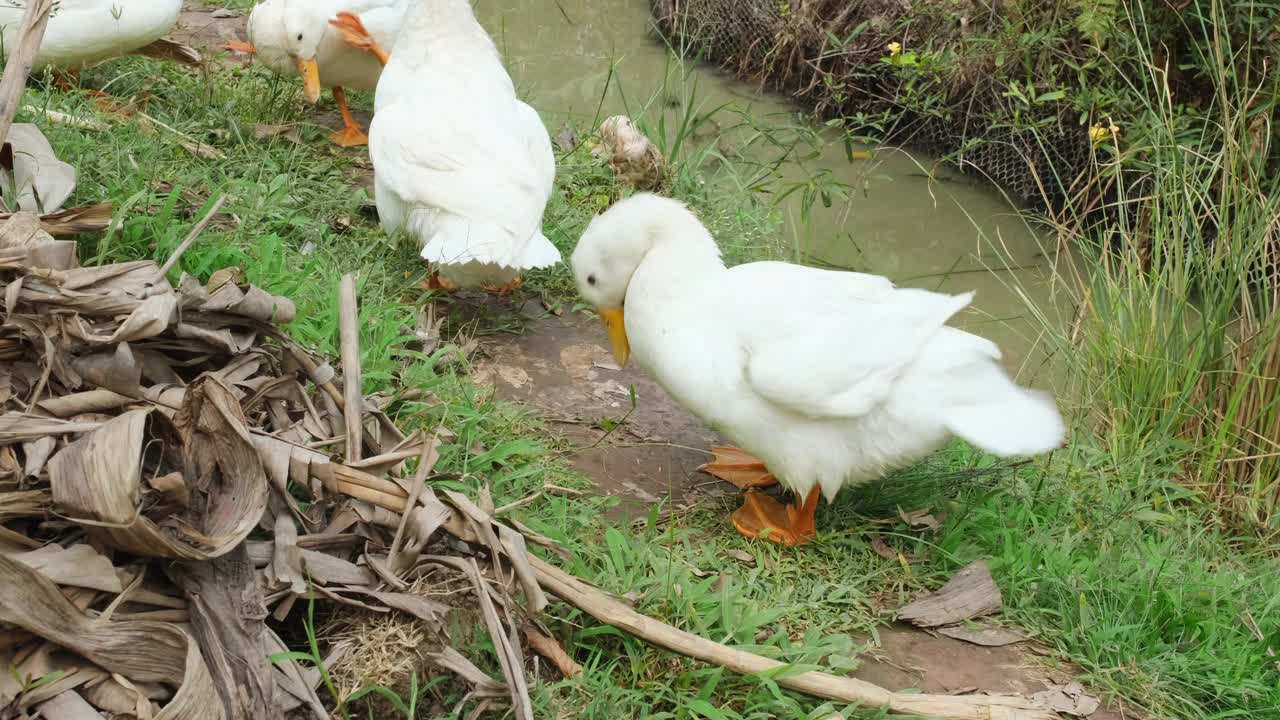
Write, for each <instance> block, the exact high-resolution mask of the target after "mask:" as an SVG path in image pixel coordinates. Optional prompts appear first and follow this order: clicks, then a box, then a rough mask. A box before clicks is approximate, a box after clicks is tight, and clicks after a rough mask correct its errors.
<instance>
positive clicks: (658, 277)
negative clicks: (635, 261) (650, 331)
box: [632, 220, 725, 298]
mask: <svg viewBox="0 0 1280 720" xmlns="http://www.w3.org/2000/svg"><path fill="white" fill-rule="evenodd" d="M724 269H725V266H724V260H723V259H721V257H720V247H719V246H718V245H716V241H715V238H713V237H711V234H710V233H708V232H707V230H706V228H704V227H703V226H702V225H701V224H700V223H698V222H697V221H696V220H695V221H693V222H691V223H690V224H689V225H688V227H685V228H680V229H677V230H676V231H675V232H671V233H669V234H666V233H664V234H663V235H661V236H659V237H658V238H657V239H656V240H655V241H654V242H653V244H652V245H651V246H650V247H649V249H648V250H647V251H646V252H645V253H644V256H643V258H642V259H641V261H640V264H639V266H638V268H637V270H636V274H635V276H633V278H632V283H633V284H634V283H635V282H636V281H637V280H639V281H640V284H641V285H643V286H644V287H646V288H647V291H646V292H648V293H653V292H655V291H656V293H657V294H658V295H659V296H662V297H669V298H676V297H678V296H680V294H681V293H680V290H681V288H687V287H689V285H690V283H692V282H696V280H697V279H698V278H705V277H706V276H707V275H709V274H713V273H716V272H720V271H723V270H724Z"/></svg>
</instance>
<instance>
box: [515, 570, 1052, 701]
mask: <svg viewBox="0 0 1280 720" xmlns="http://www.w3.org/2000/svg"><path fill="white" fill-rule="evenodd" d="M529 562H530V563H532V565H533V568H534V570H535V571H536V572H537V574H538V582H539V583H540V584H541V585H542V586H543V587H544V588H546V590H547V591H548V592H551V593H552V594H554V595H556V596H557V597H559V598H560V599H561V600H564V601H565V602H567V603H569V604H570V605H573V606H574V607H576V608H578V609H579V610H582V611H583V612H585V613H587V614H588V615H590V616H592V617H594V618H595V619H597V620H599V621H601V622H603V623H606V624H608V625H612V626H614V627H616V628H618V629H620V630H623V631H625V632H628V633H630V634H632V635H635V636H636V637H638V638H640V639H642V640H645V641H646V642H650V643H653V644H654V645H658V646H659V647H664V648H666V649H668V650H672V651H674V652H678V653H680V654H681V655H686V656H688V657H691V658H694V659H695V660H701V661H703V662H708V663H711V664H713V665H719V666H721V667H725V668H728V669H730V670H733V671H734V672H738V673H742V674H744V675H758V674H762V673H769V672H776V671H778V670H781V669H783V668H785V667H787V666H786V664H785V663H781V662H778V661H777V660H770V659H769V658H766V657H762V656H760V655H755V654H752V653H749V652H744V651H742V650H735V649H733V648H731V647H728V646H727V645H721V644H720V643H718V642H714V641H712V640H708V639H706V638H703V637H699V636H697V635H694V634H693V633H689V632H685V631H684V630H680V629H679V628H675V627H672V626H670V625H667V624H666V623H662V622H658V621H657V620H654V619H653V618H651V617H647V616H645V615H641V614H640V613H638V612H636V611H635V610H632V609H631V608H629V607H627V606H626V605H624V604H623V603H621V602H618V601H617V600H614V599H612V598H610V597H609V596H607V595H605V594H604V593H602V592H600V591H599V590H597V589H595V588H593V587H591V586H590V585H587V584H586V583H584V582H583V581H582V580H579V579H578V578H576V577H574V576H573V575H570V574H568V573H566V572H564V571H563V570H561V569H560V568H557V567H555V566H554V565H551V564H550V563H547V562H545V561H543V560H541V559H539V558H537V557H535V556H533V555H530V556H529ZM777 683H778V684H779V685H781V686H782V687H785V688H788V689H790V690H795V691H798V692H802V693H805V694H807V695H813V696H815V697H821V698H827V699H829V700H837V701H840V702H846V703H851V704H855V705H862V706H867V707H880V708H886V709H888V710H889V711H890V712H897V713H902V714H905V715H915V716H920V717H934V718H945V719H946V720H1058V716H1057V714H1056V713H1053V712H1050V711H1048V710H1045V709H1043V708H1040V707H1038V706H1036V705H1034V704H1032V703H1031V702H1030V701H1029V700H1026V699H1024V698H1021V697H1013V696H1002V695H928V694H923V693H921V694H913V693H895V692H891V691H889V690H886V689H884V688H882V687H880V686H878V685H873V684H872V683H869V682H865V681H863V680H856V679H854V678H849V677H837V676H835V675H828V674H827V673H822V672H805V673H800V674H798V675H782V676H779V677H778V678H777Z"/></svg>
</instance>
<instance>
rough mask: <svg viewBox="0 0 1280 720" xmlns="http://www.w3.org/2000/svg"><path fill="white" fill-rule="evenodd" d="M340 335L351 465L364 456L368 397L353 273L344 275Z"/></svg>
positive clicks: (340, 309) (344, 414)
mask: <svg viewBox="0 0 1280 720" xmlns="http://www.w3.org/2000/svg"><path fill="white" fill-rule="evenodd" d="M338 332H339V334H340V336H341V342H342V388H343V391H344V395H345V398H344V399H345V403H344V407H343V409H342V414H343V417H344V418H345V419H346V421H347V454H346V459H347V462H356V461H358V460H360V458H362V457H363V456H364V442H363V440H364V437H363V436H364V434H363V433H362V432H361V428H362V427H363V426H364V422H363V421H364V413H363V412H362V411H363V409H364V397H363V395H362V393H361V382H360V314H359V312H358V310H357V306H356V277H355V276H354V275H351V274H350V273H348V274H346V275H343V276H342V284H341V285H340V286H339V288H338Z"/></svg>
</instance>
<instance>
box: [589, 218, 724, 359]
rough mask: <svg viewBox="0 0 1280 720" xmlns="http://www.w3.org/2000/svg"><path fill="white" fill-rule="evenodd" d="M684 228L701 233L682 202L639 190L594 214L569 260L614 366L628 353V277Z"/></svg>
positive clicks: (704, 233) (627, 357) (679, 237)
mask: <svg viewBox="0 0 1280 720" xmlns="http://www.w3.org/2000/svg"><path fill="white" fill-rule="evenodd" d="M690 223H691V224H692V226H691V227H690ZM686 227H689V229H694V228H696V230H697V232H699V233H700V234H701V235H704V236H705V235H706V230H705V229H703V228H702V225H701V224H700V223H699V222H698V220H697V218H696V217H695V216H694V215H693V213H692V212H690V211H689V209H688V208H686V207H685V206H684V204H683V203H681V202H679V201H677V200H672V199H671V198H666V197H662V196H659V195H654V194H652V193H638V194H636V195H633V196H631V197H629V198H627V199H626V200H622V201H620V202H618V203H617V204H615V205H614V206H613V207H611V208H609V209H608V210H606V211H605V212H604V213H602V214H600V215H597V216H596V217H595V219H593V220H592V221H591V224H590V225H588V226H587V229H586V232H584V233H583V234H582V238H581V239H580V240H578V245H577V247H576V248H574V251H573V255H572V257H571V258H570V260H569V263H570V265H571V266H572V268H573V275H574V280H575V281H576V283H577V285H578V292H579V293H580V294H581V295H582V298H583V299H584V300H586V301H587V302H589V303H590V304H591V305H592V306H594V307H595V309H596V312H597V313H598V314H599V315H600V319H601V320H603V321H604V324H605V327H606V328H607V329H608V331H609V344H610V345H611V346H612V348H613V357H614V359H615V360H617V361H618V365H619V366H625V365H626V364H627V360H628V359H629V358H630V357H631V343H630V341H629V340H628V338H627V326H626V321H625V306H626V301H627V288H628V287H629V286H630V284H631V277H632V276H633V275H635V272H636V270H637V269H638V268H639V267H640V263H641V262H642V261H644V259H645V256H646V255H648V254H649V252H650V251H651V250H653V248H654V247H655V246H656V245H658V244H659V243H662V242H665V241H667V240H668V239H674V240H676V241H677V242H678V241H680V239H681V237H682V231H683V230H685V229H686ZM708 237H709V236H708ZM712 247H713V248H714V247H715V244H714V241H712Z"/></svg>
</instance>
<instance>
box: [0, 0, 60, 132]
mask: <svg viewBox="0 0 1280 720" xmlns="http://www.w3.org/2000/svg"><path fill="white" fill-rule="evenodd" d="M52 7H53V0H31V2H29V3H27V12H26V13H25V14H24V15H23V16H22V25H21V26H19V27H18V32H17V34H16V35H15V37H16V38H17V40H16V41H15V42H14V43H13V49H12V50H11V51H10V52H9V53H8V55H9V56H8V57H7V58H5V66H4V77H3V78H2V79H0V142H4V141H5V140H8V138H9V128H10V126H12V125H13V116H14V115H16V114H17V113H18V102H19V101H20V100H21V99H22V91H23V90H25V89H26V87H27V76H28V75H30V74H31V66H32V65H34V64H35V61H36V53H38V52H39V51H40V43H41V42H42V41H43V40H44V29H45V26H46V25H48V23H49V10H50V9H51V8H52Z"/></svg>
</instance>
